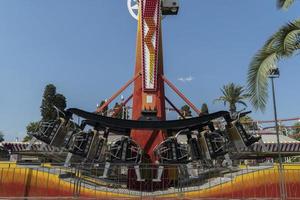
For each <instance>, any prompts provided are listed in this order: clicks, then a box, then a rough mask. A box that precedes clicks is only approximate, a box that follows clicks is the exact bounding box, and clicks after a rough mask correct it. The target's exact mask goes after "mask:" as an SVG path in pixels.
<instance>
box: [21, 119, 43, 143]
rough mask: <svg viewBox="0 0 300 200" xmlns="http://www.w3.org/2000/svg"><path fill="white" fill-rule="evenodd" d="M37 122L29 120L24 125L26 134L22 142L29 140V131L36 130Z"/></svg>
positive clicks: (33, 131)
mask: <svg viewBox="0 0 300 200" xmlns="http://www.w3.org/2000/svg"><path fill="white" fill-rule="evenodd" d="M38 127H39V122H30V123H29V124H28V125H27V126H26V131H27V135H26V136H25V137H24V138H23V142H28V141H30V140H31V138H32V136H31V135H30V134H31V133H35V132H36V131H37V130H38Z"/></svg>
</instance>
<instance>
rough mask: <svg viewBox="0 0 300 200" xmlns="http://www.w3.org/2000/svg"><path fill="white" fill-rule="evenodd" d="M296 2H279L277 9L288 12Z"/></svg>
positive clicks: (283, 0) (279, 0) (282, 0)
mask: <svg viewBox="0 0 300 200" xmlns="http://www.w3.org/2000/svg"><path fill="white" fill-rule="evenodd" d="M294 2H295V0H277V8H278V9H284V10H287V9H288V8H289V7H291V5H292V4H293V3H294Z"/></svg>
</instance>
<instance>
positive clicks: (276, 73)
mask: <svg viewBox="0 0 300 200" xmlns="http://www.w3.org/2000/svg"><path fill="white" fill-rule="evenodd" d="M279 76H280V71H279V69H278V68H272V69H271V70H270V72H269V76H268V77H269V78H270V79H271V83H272V95H273V107H274V118H275V128H276V136H277V151H278V162H279V170H278V171H279V188H280V198H281V199H285V196H286V195H285V186H284V185H285V184H284V176H283V166H282V156H281V144H280V139H279V126H278V119H277V107H276V97H275V84H274V79H275V78H279Z"/></svg>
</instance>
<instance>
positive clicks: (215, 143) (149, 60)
mask: <svg viewBox="0 0 300 200" xmlns="http://www.w3.org/2000/svg"><path fill="white" fill-rule="evenodd" d="M128 8H129V11H130V13H131V14H132V16H133V17H134V18H136V19H137V21H138V30H137V43H136V63H135V71H134V76H133V78H132V79H131V80H129V81H128V82H127V83H126V84H125V85H124V86H123V87H122V88H121V89H120V90H119V91H117V92H116V94H114V95H113V96H112V97H111V98H110V99H108V100H107V101H106V102H105V103H104V104H103V105H102V106H101V107H99V108H98V109H97V110H96V112H87V111H84V110H80V109H77V108H70V109H67V110H65V111H59V110H57V119H54V120H53V121H50V122H49V121H47V122H45V121H42V122H41V123H40V126H39V130H38V131H37V132H36V133H34V134H33V136H34V137H35V138H36V139H38V140H40V141H42V142H44V143H46V144H49V145H52V146H55V147H58V148H62V149H63V150H66V151H68V152H69V154H68V156H67V158H66V166H69V165H72V159H73V158H74V157H77V158H80V159H79V160H81V161H82V159H83V161H82V163H83V164H85V163H86V164H88V163H92V164H95V165H96V166H104V170H103V174H102V176H101V177H100V178H103V179H106V178H108V177H109V176H110V173H109V172H110V170H109V169H110V168H111V167H112V166H113V165H118V164H121V165H123V166H127V167H128V174H129V175H128V186H129V188H139V189H140V188H145V189H147V187H148V185H149V184H151V185H152V186H153V185H154V186H155V187H156V188H158V189H160V188H162V187H164V188H166V186H168V184H169V182H170V180H171V179H172V180H173V181H174V180H175V181H176V173H175V175H174V173H171V172H170V171H168V170H166V169H165V166H170V165H176V166H186V165H187V164H188V163H192V162H200V163H201V162H202V163H207V162H210V161H212V160H215V159H222V160H223V164H224V165H230V164H231V160H230V150H232V149H233V151H237V152H239V151H241V149H245V148H250V147H251V145H252V144H254V143H255V142H257V141H259V140H260V139H261V138H260V137H259V136H256V135H253V134H250V133H248V132H246V131H245V129H244V127H243V126H242V124H241V123H240V122H239V117H236V118H232V116H231V115H230V114H229V112H227V111H220V112H216V113H211V114H201V112H200V111H199V110H198V109H197V108H196V106H194V105H193V104H192V103H191V102H190V101H189V100H188V99H187V98H186V97H185V96H184V95H183V94H182V93H181V92H180V91H179V90H178V89H177V88H176V87H175V86H174V85H173V84H172V83H171V82H170V81H169V80H168V79H167V78H166V77H165V76H164V70H163V51H162V34H161V32H162V30H161V21H162V19H163V18H164V16H166V15H176V14H177V13H178V11H179V3H178V0H139V1H134V0H128ZM165 83H166V84H167V85H168V86H169V87H170V88H171V89H172V90H173V91H174V92H175V93H177V94H178V95H179V96H180V97H181V98H182V99H183V100H184V101H185V102H186V103H187V104H188V105H189V106H190V107H191V108H192V109H193V110H194V111H195V113H196V114H197V115H198V117H194V118H189V119H185V116H183V115H182V113H180V111H179V110H178V109H177V108H176V106H175V105H174V104H173V103H172V102H171V101H170V100H169V99H168V98H167V97H166V96H165ZM131 84H134V89H133V93H132V95H130V96H129V97H128V98H127V99H126V100H125V101H124V102H122V104H121V107H120V109H116V110H114V113H113V114H112V115H111V116H110V117H108V116H106V115H103V113H104V110H105V109H106V108H107V107H108V105H109V104H110V103H111V102H113V101H114V99H115V98H116V97H117V96H119V95H120V94H121V93H122V92H123V91H124V90H125V89H126V88H127V87H128V86H129V85H131ZM131 99H132V102H133V103H132V119H131V120H128V119H117V118H114V116H116V115H117V114H118V113H119V112H120V111H121V110H122V109H121V108H122V106H125V104H127V103H128V102H129V101H130V100H131ZM166 102H167V103H168V104H169V105H170V106H171V107H173V109H174V110H175V111H177V112H178V114H179V115H180V116H181V118H182V119H179V120H166V112H165V110H166V107H165V103H166ZM246 114H248V113H241V114H240V115H238V116H244V115H246ZM74 115H76V116H78V117H81V118H83V119H84V120H83V121H82V123H81V124H77V123H75V122H74V121H73V120H72V116H74ZM220 118H222V119H223V124H224V127H223V128H219V127H218V128H216V127H215V123H214V120H216V119H220ZM87 125H88V126H90V127H93V130H89V131H86V126H87ZM111 133H114V134H118V135H122V137H120V138H118V139H116V140H115V141H113V142H112V143H111V144H108V143H107V141H108V137H109V135H110V134H111ZM180 134H183V135H186V144H183V143H180V142H179V141H178V135H180ZM146 164H147V165H149V166H155V170H154V171H153V170H152V171H151V172H147V170H146V173H141V167H142V166H145V165H146ZM179 170H180V169H179ZM144 171H145V170H144ZM149 173H150V174H151V173H152V175H151V176H149ZM145 174H146V175H145ZM147 174H148V175H147ZM153 174H154V175H153ZM171 174H172V176H171ZM153 183H155V184H153ZM152 189H153V188H152Z"/></svg>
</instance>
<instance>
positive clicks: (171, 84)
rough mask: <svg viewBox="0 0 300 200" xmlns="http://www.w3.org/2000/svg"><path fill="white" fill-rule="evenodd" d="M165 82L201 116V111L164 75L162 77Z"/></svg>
mask: <svg viewBox="0 0 300 200" xmlns="http://www.w3.org/2000/svg"><path fill="white" fill-rule="evenodd" d="M161 78H162V79H163V80H164V82H165V83H166V84H167V85H168V86H169V87H170V88H171V89H172V90H173V91H174V92H175V93H176V94H177V95H178V96H179V97H180V98H181V99H182V100H183V101H185V102H186V103H187V104H188V105H189V106H190V107H191V108H192V109H193V110H194V111H195V112H196V113H197V114H198V115H200V114H201V111H200V110H199V109H198V108H197V107H196V106H195V105H194V104H193V103H192V102H191V101H190V100H188V98H186V97H185V96H184V94H182V93H181V92H180V91H179V90H178V89H177V88H176V87H175V85H173V83H171V82H170V81H169V80H168V79H167V78H166V77H165V76H164V75H162V76H161Z"/></svg>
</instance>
